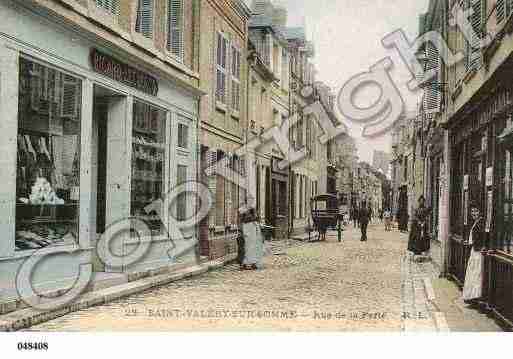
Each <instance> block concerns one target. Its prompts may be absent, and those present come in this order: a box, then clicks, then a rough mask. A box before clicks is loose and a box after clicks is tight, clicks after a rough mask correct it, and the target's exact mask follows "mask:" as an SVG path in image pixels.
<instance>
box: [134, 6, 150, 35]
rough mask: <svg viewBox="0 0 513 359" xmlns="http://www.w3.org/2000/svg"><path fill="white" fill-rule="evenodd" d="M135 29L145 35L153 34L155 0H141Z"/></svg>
mask: <svg viewBox="0 0 513 359" xmlns="http://www.w3.org/2000/svg"><path fill="white" fill-rule="evenodd" d="M135 31H137V32H138V33H141V34H142V35H143V36H145V37H148V38H151V37H152V36H153V0H139V7H138V8H137V19H136V22H135Z"/></svg>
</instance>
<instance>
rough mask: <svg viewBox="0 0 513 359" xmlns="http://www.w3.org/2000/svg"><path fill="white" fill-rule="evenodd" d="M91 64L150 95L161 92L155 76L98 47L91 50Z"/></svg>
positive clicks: (96, 68) (114, 78) (111, 76)
mask: <svg viewBox="0 0 513 359" xmlns="http://www.w3.org/2000/svg"><path fill="white" fill-rule="evenodd" d="M91 65H92V66H93V70H94V71H96V72H98V73H100V74H102V75H104V76H107V77H110V78H111V79H113V80H115V81H118V82H121V83H124V84H125V85H128V86H130V87H133V88H136V89H138V90H140V91H142V92H145V93H147V94H149V95H152V96H157V94H158V92H159V85H158V81H157V79H156V78H155V77H153V76H151V75H149V74H147V73H145V72H143V71H140V70H138V69H136V68H134V67H132V66H130V65H128V64H125V63H122V62H120V61H118V60H116V59H114V58H113V57H111V56H109V55H106V54H104V53H102V52H100V51H98V50H97V49H93V50H92V51H91Z"/></svg>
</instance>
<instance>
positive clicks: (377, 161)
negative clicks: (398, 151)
mask: <svg viewBox="0 0 513 359" xmlns="http://www.w3.org/2000/svg"><path fill="white" fill-rule="evenodd" d="M391 160H392V156H391V155H390V154H389V153H387V152H385V151H376V150H375V151H374V154H373V155H372V167H374V168H376V169H380V170H382V171H383V173H384V174H387V173H388V172H389V170H390V161H391Z"/></svg>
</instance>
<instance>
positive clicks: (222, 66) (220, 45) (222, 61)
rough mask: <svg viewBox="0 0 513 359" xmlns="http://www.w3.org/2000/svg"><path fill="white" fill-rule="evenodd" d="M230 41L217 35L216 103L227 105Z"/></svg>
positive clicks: (219, 34) (221, 35)
mask: <svg viewBox="0 0 513 359" xmlns="http://www.w3.org/2000/svg"><path fill="white" fill-rule="evenodd" d="M227 52H228V40H227V39H226V38H225V37H224V36H223V34H221V33H220V32H219V33H217V60H216V64H217V66H216V101H218V102H220V103H222V104H226V67H227V59H228V53H227Z"/></svg>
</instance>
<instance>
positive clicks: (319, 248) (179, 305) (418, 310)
mask: <svg viewBox="0 0 513 359" xmlns="http://www.w3.org/2000/svg"><path fill="white" fill-rule="evenodd" d="M406 241H407V236H406V235H404V234H399V233H398V232H397V231H393V232H390V233H388V232H384V231H383V226H382V225H381V224H375V225H371V226H370V231H369V241H368V242H366V243H362V242H360V241H359V233H358V231H356V230H354V228H353V227H352V226H350V227H349V228H348V230H347V231H346V232H344V240H343V242H342V243H338V242H337V240H336V236H335V235H333V236H331V237H330V238H329V240H328V243H302V242H297V241H287V242H279V243H277V244H274V245H273V248H272V249H273V252H274V253H275V255H269V256H267V257H266V260H265V269H264V270H261V271H256V272H250V271H247V272H241V271H239V269H238V266H236V265H231V266H228V267H225V268H224V269H222V270H219V271H216V272H211V273H209V274H205V275H203V276H201V277H198V278H193V279H189V280H183V281H180V282H176V283H173V284H171V285H168V286H166V287H162V288H159V289H156V290H152V291H148V292H146V293H142V294H139V295H135V296H132V297H130V298H127V299H125V300H122V301H118V302H114V303H111V304H109V305H103V306H100V307H94V308H90V309H87V310H84V311H81V312H76V313H72V314H69V315H67V316H64V317H61V318H59V319H56V320H53V321H51V322H48V323H44V324H41V325H38V326H35V327H33V328H31V330H33V331H146V330H151V331H175V330H179V331H189V330H195V331H197V330H204V331H215V330H223V331H224V330H232V331H234V330H261V331H266V330H281V331H291V330H295V331H297V330H300V331H310V330H336V331H360V332H361V331H380V332H383V331H396V332H397V331H448V330H455V331H497V330H500V328H498V327H497V326H496V325H495V324H494V322H493V321H491V320H490V319H488V318H486V316H484V315H481V314H479V313H477V312H474V311H471V310H468V309H465V308H464V306H463V305H462V303H459V292H458V291H457V289H456V287H455V286H454V285H453V284H452V283H450V282H448V281H446V280H441V279H438V278H435V277H434V274H433V273H434V271H433V270H432V269H431V264H429V263H423V264H416V263H412V262H411V261H410V260H409V257H408V256H407V255H406V254H405V247H406ZM428 298H429V299H431V302H430V301H429V300H428Z"/></svg>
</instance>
